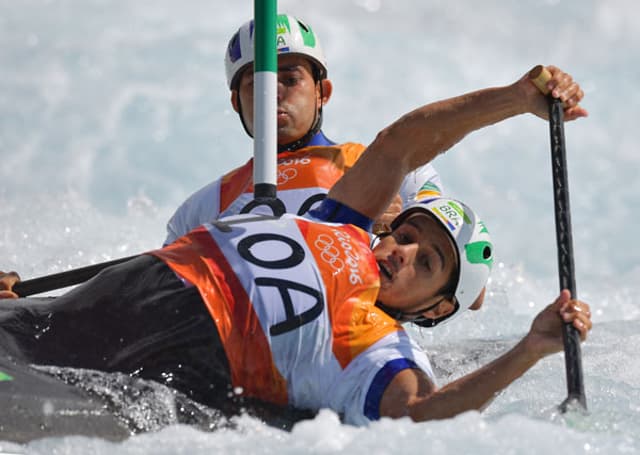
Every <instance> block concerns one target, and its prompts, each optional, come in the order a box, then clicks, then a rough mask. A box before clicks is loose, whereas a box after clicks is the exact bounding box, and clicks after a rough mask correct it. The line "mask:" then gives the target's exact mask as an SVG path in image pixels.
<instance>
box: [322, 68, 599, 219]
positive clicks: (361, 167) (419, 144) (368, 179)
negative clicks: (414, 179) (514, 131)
mask: <svg viewBox="0 0 640 455" xmlns="http://www.w3.org/2000/svg"><path fill="white" fill-rule="evenodd" d="M548 69H549V70H550V71H551V73H552V80H551V81H550V82H549V87H552V89H553V92H552V93H553V94H554V96H557V97H559V98H561V99H562V100H563V101H565V104H566V106H567V107H566V119H567V120H573V119H575V118H578V117H582V116H586V115H587V112H586V111H585V110H584V109H582V108H579V107H578V103H579V101H580V100H581V99H582V97H583V93H582V90H581V89H580V87H579V86H578V84H576V83H574V82H573V79H572V78H571V76H569V75H568V74H566V73H564V72H562V71H560V70H558V69H557V68H555V67H548ZM526 112H530V113H533V114H535V115H538V116H540V117H545V116H546V115H547V114H546V112H547V110H546V100H545V98H544V96H543V95H542V94H541V93H540V91H539V90H538V89H537V88H536V87H535V86H534V85H533V84H532V83H531V82H530V81H529V80H528V78H527V77H526V76H524V77H522V78H521V79H520V80H518V81H517V82H515V83H514V84H512V85H508V86H504V87H497V88H489V89H484V90H478V91H475V92H471V93H468V94H466V95H462V96H458V97H455V98H450V99H447V100H444V101H438V102H435V103H431V104H427V105H425V106H422V107H420V108H418V109H416V110H414V111H412V112H409V113H408V114H406V115H404V116H403V117H401V118H400V119H398V120H397V121H396V122H394V123H393V124H391V125H390V126H389V127H387V128H385V129H384V130H382V131H381V132H380V133H378V136H377V137H376V138H375V140H374V141H373V142H372V143H371V144H370V145H369V147H368V148H367V150H366V152H365V153H364V154H363V155H362V157H361V158H360V159H359V160H358V161H357V163H356V165H355V166H354V167H353V168H352V169H351V170H350V171H349V172H348V173H346V174H345V175H344V176H343V177H342V178H341V179H340V180H339V181H338V182H337V183H336V184H335V185H334V186H333V188H332V189H331V191H330V192H329V197H331V198H333V199H335V200H338V201H340V202H342V203H344V204H346V205H348V206H350V207H351V208H353V209H355V210H357V211H358V212H360V213H362V214H364V215H367V216H369V217H370V218H377V217H378V216H379V215H380V214H382V213H383V211H384V209H385V208H386V207H387V206H388V205H389V203H390V202H391V201H392V199H393V196H394V195H395V194H397V193H398V190H399V188H400V186H401V184H402V179H403V178H404V176H405V175H406V174H408V173H409V172H411V171H412V170H414V169H416V168H417V167H419V166H421V165H423V164H426V163H428V162H430V161H431V160H433V159H434V158H435V157H436V156H438V155H439V154H441V153H443V152H445V151H447V150H448V149H449V148H451V147H452V146H453V145H455V144H456V143H458V142H459V141H460V140H461V139H462V138H464V137H465V136H466V135H467V134H469V133H471V132H472V131H476V130H478V129H480V128H484V127H486V126H489V125H492V124H494V123H497V122H500V121H502V120H505V119H507V118H510V117H514V116H516V115H519V114H524V113H526Z"/></svg>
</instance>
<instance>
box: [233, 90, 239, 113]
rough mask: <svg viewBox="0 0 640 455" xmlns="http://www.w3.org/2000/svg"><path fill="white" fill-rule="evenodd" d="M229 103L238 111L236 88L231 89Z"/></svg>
mask: <svg viewBox="0 0 640 455" xmlns="http://www.w3.org/2000/svg"><path fill="white" fill-rule="evenodd" d="M231 105H232V106H233V110H234V111H236V112H240V107H239V101H238V91H237V90H231Z"/></svg>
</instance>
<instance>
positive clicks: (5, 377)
mask: <svg viewBox="0 0 640 455" xmlns="http://www.w3.org/2000/svg"><path fill="white" fill-rule="evenodd" d="M0 381H13V377H12V376H9V375H8V374H7V373H5V372H4V371H0Z"/></svg>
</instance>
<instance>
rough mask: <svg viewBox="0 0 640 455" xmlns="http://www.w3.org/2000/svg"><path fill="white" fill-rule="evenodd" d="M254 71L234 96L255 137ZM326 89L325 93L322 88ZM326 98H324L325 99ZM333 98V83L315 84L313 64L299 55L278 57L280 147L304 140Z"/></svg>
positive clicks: (244, 77) (245, 76)
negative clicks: (317, 117) (318, 116)
mask: <svg viewBox="0 0 640 455" xmlns="http://www.w3.org/2000/svg"><path fill="white" fill-rule="evenodd" d="M253 85H254V79H253V69H252V68H249V69H247V70H245V71H244V72H243V73H242V75H241V76H240V82H239V86H238V90H237V91H236V90H234V91H232V92H231V103H232V104H233V106H234V109H235V110H236V111H237V110H238V107H239V106H238V103H240V104H241V105H242V113H243V118H244V121H245V125H246V126H247V129H248V130H249V131H250V132H251V133H252V134H253V132H254V122H253ZM321 85H322V92H321V91H320V87H321ZM321 96H322V98H321ZM330 96H331V82H329V81H328V80H327V79H325V80H323V81H321V82H315V80H314V77H313V70H312V66H311V63H310V62H309V60H307V59H306V58H304V57H301V56H298V55H281V56H279V57H278V113H277V123H278V144H288V143H290V142H294V141H297V140H298V139H300V138H301V137H303V136H304V135H305V134H306V133H307V132H308V131H309V129H310V128H311V127H312V126H313V122H314V121H315V119H316V115H317V113H318V110H319V109H320V107H321V106H322V104H323V103H326V102H327V101H328V99H329V97H330Z"/></svg>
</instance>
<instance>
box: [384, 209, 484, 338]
mask: <svg viewBox="0 0 640 455" xmlns="http://www.w3.org/2000/svg"><path fill="white" fill-rule="evenodd" d="M419 212H422V213H427V214H429V215H431V216H432V217H433V218H435V219H436V220H437V221H439V222H440V224H441V225H442V227H443V228H444V230H445V231H446V232H447V234H449V237H450V238H451V239H452V240H453V243H454V244H455V245H456V253H457V256H458V271H457V280H456V286H455V292H454V300H455V302H454V305H455V309H454V311H453V312H451V313H450V314H448V315H446V316H443V317H441V318H438V319H428V318H425V317H424V316H420V317H418V318H417V319H414V320H412V321H411V322H413V323H415V324H417V325H420V326H422V327H433V326H435V325H437V324H440V323H442V322H444V321H450V320H451V319H452V318H453V317H454V316H457V315H458V314H460V313H462V311H461V310H466V309H468V308H469V307H471V305H473V303H474V302H475V301H476V299H477V298H478V297H479V296H480V294H481V292H482V290H483V289H484V287H485V286H486V284H487V280H488V279H489V274H490V272H491V267H492V265H493V244H492V243H491V237H490V236H489V231H488V230H487V228H486V226H485V224H484V222H483V221H482V220H481V219H480V218H479V217H478V216H477V215H476V213H475V212H474V211H473V210H471V208H469V207H468V206H467V205H466V204H464V203H462V202H460V201H457V200H455V199H449V198H445V197H436V198H429V199H423V200H420V201H419V202H416V203H414V204H411V205H409V206H408V207H407V208H405V209H404V210H403V211H402V212H401V213H400V215H398V216H397V217H396V218H395V219H394V220H393V222H392V223H391V228H392V229H396V228H397V227H398V226H399V225H400V224H402V222H404V220H406V219H407V217H408V216H409V215H411V214H414V213H419Z"/></svg>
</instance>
